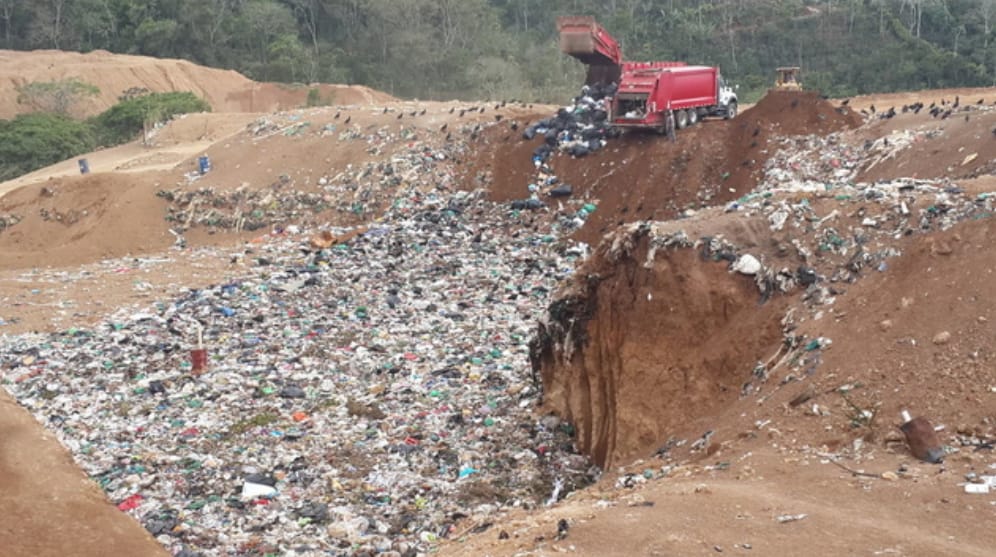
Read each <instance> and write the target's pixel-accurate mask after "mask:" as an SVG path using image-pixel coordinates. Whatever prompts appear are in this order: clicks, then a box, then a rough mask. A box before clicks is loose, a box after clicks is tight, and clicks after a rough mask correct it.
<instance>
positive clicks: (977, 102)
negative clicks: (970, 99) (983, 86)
mask: <svg viewBox="0 0 996 557" xmlns="http://www.w3.org/2000/svg"><path fill="white" fill-rule="evenodd" d="M984 102H986V99H979V100H978V101H976V102H975V104H982V103H984Z"/></svg>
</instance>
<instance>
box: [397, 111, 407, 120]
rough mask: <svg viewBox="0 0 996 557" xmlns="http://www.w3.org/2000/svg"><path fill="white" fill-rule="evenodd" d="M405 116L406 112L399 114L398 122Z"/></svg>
mask: <svg viewBox="0 0 996 557" xmlns="http://www.w3.org/2000/svg"><path fill="white" fill-rule="evenodd" d="M404 115H405V113H404V112H399V113H398V120H400V119H401V117H402V116H404Z"/></svg>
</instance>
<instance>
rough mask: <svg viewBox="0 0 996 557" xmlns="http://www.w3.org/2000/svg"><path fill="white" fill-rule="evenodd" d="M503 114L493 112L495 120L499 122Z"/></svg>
mask: <svg viewBox="0 0 996 557" xmlns="http://www.w3.org/2000/svg"><path fill="white" fill-rule="evenodd" d="M502 118H503V116H502V115H501V114H495V122H501V119H502Z"/></svg>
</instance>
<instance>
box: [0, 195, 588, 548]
mask: <svg viewBox="0 0 996 557" xmlns="http://www.w3.org/2000/svg"><path fill="white" fill-rule="evenodd" d="M399 194H401V195H399V196H398V197H397V201H396V203H394V205H393V207H392V209H391V210H390V211H388V213H387V214H386V215H385V216H384V218H383V219H381V220H380V221H378V222H377V223H375V224H372V225H371V226H370V227H368V228H366V229H365V230H363V231H360V232H358V233H357V231H353V232H354V233H353V234H351V235H348V234H344V233H345V232H347V231H345V230H338V229H336V230H326V231H325V235H324V236H323V237H324V238H328V237H335V236H339V237H343V238H347V237H348V238H350V239H348V240H344V241H341V242H336V241H326V242H324V244H323V245H326V246H327V247H326V248H324V249H315V248H314V247H312V242H310V241H309V239H310V238H311V237H312V235H314V234H315V232H316V230H307V229H304V228H302V229H300V230H299V229H298V228H297V227H287V228H285V229H284V231H283V233H282V234H277V235H270V236H269V237H268V239H267V240H266V241H265V242H263V243H260V244H251V247H248V248H246V247H243V248H230V249H228V250H223V249H218V248H211V249H213V250H215V251H214V253H215V256H216V257H222V258H229V257H231V258H233V260H234V258H238V259H239V260H241V261H243V262H245V263H247V264H249V267H248V270H247V271H246V272H245V274H244V276H242V277H241V278H239V279H238V280H233V281H231V282H228V283H225V284H218V285H215V286H212V287H210V288H204V289H192V290H188V291H187V292H186V293H185V294H184V295H182V296H180V297H178V298H176V299H171V300H161V301H159V302H158V303H156V304H155V305H153V306H151V307H142V308H129V309H124V310H121V311H119V312H117V313H115V314H114V315H112V316H111V317H109V318H108V319H107V320H106V321H105V322H103V323H101V324H100V325H99V326H96V327H93V328H91V329H84V328H72V329H69V330H65V331H61V332H58V333H53V334H27V335H19V336H4V337H2V338H0V379H2V381H3V383H4V387H5V388H6V389H7V390H9V391H10V392H11V393H12V394H13V395H14V396H15V397H16V398H17V400H18V401H19V402H20V403H21V404H22V405H24V406H25V407H26V408H28V409H29V410H30V411H31V412H32V413H33V414H34V415H35V417H36V418H37V419H38V420H39V421H40V422H41V423H43V424H44V425H45V426H46V427H47V428H48V429H50V430H52V431H54V432H55V433H56V434H57V436H58V438H59V440H60V441H61V442H62V443H63V444H64V445H65V446H66V447H68V448H69V449H70V450H71V451H72V453H73V455H74V457H75V458H76V460H77V461H78V463H79V464H80V466H81V467H82V468H83V470H85V471H86V473H87V474H89V475H90V477H91V478H93V479H94V480H95V481H96V482H97V483H98V484H99V485H100V486H101V487H102V488H103V489H104V490H105V491H106V493H107V495H108V496H109V498H110V499H111V500H112V501H113V502H114V503H115V504H116V505H118V507H119V508H120V509H122V510H123V511H126V512H128V513H129V514H131V515H132V516H134V517H135V518H136V519H137V520H139V521H141V523H142V524H143V525H144V526H145V527H146V528H147V529H148V530H149V531H150V532H151V533H152V534H153V535H154V536H156V538H157V539H158V540H159V541H160V542H161V543H162V544H163V545H164V546H166V547H167V548H168V549H170V550H172V551H174V552H184V553H182V554H183V555H188V556H193V555H205V556H207V555H232V554H238V555H266V554H281V555H283V554H293V553H295V552H296V553H300V554H308V555H311V554H315V555H346V554H354V553H357V552H361V553H362V552H368V553H376V552H385V551H396V552H398V553H400V554H403V555H414V554H416V553H420V552H425V551H426V550H427V549H429V548H430V547H431V546H432V544H433V543H434V542H437V541H438V540H439V539H440V538H445V537H447V536H450V535H452V534H454V533H457V532H458V531H459V530H460V529H461V528H463V527H464V525H465V524H467V523H473V524H480V523H483V522H486V520H485V519H486V518H487V517H489V516H493V515H495V514H496V513H497V512H499V511H500V510H501V509H504V508H508V507H527V508H528V507H534V506H537V505H542V504H546V503H549V502H554V501H556V500H557V499H559V498H562V497H564V496H565V495H566V494H567V493H569V492H570V491H572V490H573V489H576V488H578V487H581V486H584V485H586V484H588V483H590V482H591V481H593V480H594V479H595V478H596V477H597V476H598V473H599V471H598V470H597V468H594V467H592V466H591V465H590V463H589V461H588V460H587V459H585V458H583V457H581V456H579V455H578V454H576V452H575V446H574V443H573V441H572V437H571V435H572V433H573V430H572V428H571V426H570V424H567V423H562V422H561V421H560V420H558V419H556V418H555V417H551V416H540V415H536V414H535V408H536V405H537V403H538V401H539V396H540V386H539V385H538V383H537V381H536V378H535V377H533V376H532V373H531V371H530V366H529V364H528V340H529V338H530V336H531V334H532V332H533V330H532V329H533V327H534V324H535V323H536V321H537V318H538V317H539V315H541V313H542V312H543V311H544V309H545V308H546V306H547V304H548V302H549V299H550V293H551V292H552V291H553V289H554V287H555V285H556V284H557V283H558V281H560V280H562V279H563V278H565V277H567V276H569V275H570V274H571V273H572V269H573V268H574V266H575V260H576V259H577V258H578V257H580V256H581V254H583V251H579V250H577V249H574V248H572V246H570V245H569V244H567V243H565V242H563V241H558V240H557V239H556V237H555V236H553V235H552V234H550V233H549V230H547V229H544V228H542V227H541V228H539V229H538V231H537V232H535V233H533V232H529V233H518V234H511V235H510V234H505V233H502V232H500V231H501V230H503V229H504V225H505V223H507V221H508V219H509V214H508V210H507V208H505V207H501V206H497V205H494V204H492V203H489V202H487V201H485V200H484V197H483V195H481V194H479V193H465V192H458V193H442V192H439V193H428V194H426V193H419V192H417V191H416V190H415V189H404V190H402V191H400V192H399ZM294 231H296V232H297V233H296V234H294V233H293V232H294ZM205 249H208V248H205ZM208 251H210V249H208Z"/></svg>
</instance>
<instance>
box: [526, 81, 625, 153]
mask: <svg viewBox="0 0 996 557" xmlns="http://www.w3.org/2000/svg"><path fill="white" fill-rule="evenodd" d="M615 91H616V85H614V84H613V85H607V86H599V85H596V86H588V85H585V86H584V88H583V89H582V90H581V95H580V96H578V97H575V98H574V104H573V105H571V106H567V107H564V108H561V109H560V110H558V111H557V115H556V116H554V117H552V118H547V119H545V120H540V121H539V122H537V123H536V124H533V125H531V126H529V127H527V128H526V129H525V131H524V132H522V137H523V138H524V139H533V138H534V137H536V136H538V135H542V136H543V145H540V146H539V147H537V148H536V150H535V151H534V152H533V163H534V164H535V165H536V167H537V168H539V167H540V166H542V164H543V162H545V161H546V160H547V159H548V158H549V157H550V155H552V154H553V153H554V151H555V150H559V151H561V152H564V153H567V154H569V155H571V156H574V157H584V156H586V155H589V154H591V153H592V152H594V151H598V150H599V149H601V148H602V147H605V145H606V139H609V138H612V137H617V136H618V134H619V130H618V129H616V128H613V127H612V126H611V125H610V124H609V112H608V108H607V106H606V98H607V97H611V96H612V95H613V94H615Z"/></svg>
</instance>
